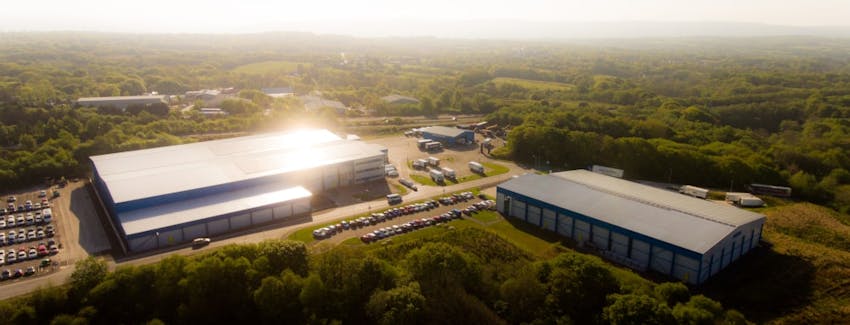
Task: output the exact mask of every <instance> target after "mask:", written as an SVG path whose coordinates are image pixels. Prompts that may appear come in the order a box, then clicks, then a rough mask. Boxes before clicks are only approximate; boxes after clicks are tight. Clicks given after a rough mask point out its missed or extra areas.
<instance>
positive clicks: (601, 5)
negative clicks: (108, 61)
mask: <svg viewBox="0 0 850 325" xmlns="http://www.w3.org/2000/svg"><path fill="white" fill-rule="evenodd" d="M5 2H7V3H6V4H3V10H2V11H0V30H3V31H42V30H84V31H108V32H136V33H163V32H165V33H246V32H263V31H276V30H293V31H308V32H317V33H336V34H350V35H359V36H396V35H398V36H405V35H434V36H451V35H452V34H451V33H452V28H451V27H447V26H452V25H453V24H457V23H462V22H470V21H477V22H487V23H488V24H492V25H487V24H483V25H481V26H493V27H498V22H505V21H512V22H522V23H552V22H558V23H564V22H638V21H639V22H694V23H699V22H739V23H740V22H745V23H757V24H768V25H782V26H798V27H799V26H809V27H811V26H846V25H847V20H846V18H847V17H850V1H845V0H811V1H803V0H786V1H771V0H752V1H740V0H736V1H733V0H712V1H709V0H694V1H674V0H642V1H630V0H604V1H586V0H582V1H576V0H561V1H558V0H530V1H524V2H518V1H515V0H514V1H507V0H465V1H454V0H433V1H416V2H414V1H396V0H363V1H340V0H316V1H260V0H245V1H220V0H210V1H198V0H189V1H163V0H149V1H133V2H130V1H112V0H82V1H52V0H51V1H9V0H6V1H5ZM476 26H478V25H476ZM485 28H486V27H485ZM490 32H491V33H492V34H498V31H490ZM485 34H486V33H485ZM488 35H489V34H488ZM496 36H498V35H496Z"/></svg>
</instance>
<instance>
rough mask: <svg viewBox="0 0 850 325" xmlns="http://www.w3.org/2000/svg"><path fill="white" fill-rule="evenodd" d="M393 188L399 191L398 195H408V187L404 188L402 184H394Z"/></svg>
mask: <svg viewBox="0 0 850 325" xmlns="http://www.w3.org/2000/svg"><path fill="white" fill-rule="evenodd" d="M393 187H395V188H396V190H397V191H398V195H406V194H407V192H408V191H407V187H406V186H404V185H401V184H393Z"/></svg>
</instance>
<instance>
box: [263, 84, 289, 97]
mask: <svg viewBox="0 0 850 325" xmlns="http://www.w3.org/2000/svg"><path fill="white" fill-rule="evenodd" d="M260 91H262V92H263V93H264V94H266V95H268V96H270V97H274V98H280V97H287V96H292V95H295V91H294V90H292V87H277V88H263V89H261V90H260Z"/></svg>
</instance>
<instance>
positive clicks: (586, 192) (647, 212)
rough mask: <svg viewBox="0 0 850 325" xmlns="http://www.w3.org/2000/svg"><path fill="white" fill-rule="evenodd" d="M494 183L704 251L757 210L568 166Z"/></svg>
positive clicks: (753, 218) (757, 217)
mask: <svg viewBox="0 0 850 325" xmlns="http://www.w3.org/2000/svg"><path fill="white" fill-rule="evenodd" d="M499 187H501V188H504V189H506V190H509V191H511V192H515V193H518V194H522V195H525V196H528V197H531V198H534V199H537V200H539V201H542V202H545V203H548V204H551V205H554V206H558V207H561V208H564V209H567V210H570V211H574V212H577V213H580V214H582V215H586V216H589V217H593V218H595V219H598V220H601V221H604V222H607V223H609V224H612V225H616V226H618V227H621V228H624V229H627V230H630V231H634V232H636V233H640V234H643V235H646V236H648V237H652V238H655V239H657V240H660V241H663V242H666V243H670V244H672V245H675V246H678V247H682V248H684V249H687V250H690V251H693V252H696V253H700V254H703V253H705V252H706V251H708V250H709V249H711V248H712V247H714V246H715V245H716V244H717V243H718V242H719V241H721V240H722V239H723V238H725V237H726V236H728V235H730V234H731V233H732V232H734V231H735V230H736V229H737V228H738V227H739V226H741V225H745V224H748V223H751V222H754V221H757V220H760V219H762V220H763V219H764V216H763V215H761V214H758V213H753V212H750V211H746V210H742V209H738V208H736V207H733V206H730V205H727V204H723V203H717V202H712V201H707V200H702V199H698V198H694V197H690V196H687V195H682V194H679V193H676V192H670V191H666V190H662V189H658V188H654V187H651V186H646V185H642V184H638V183H634V182H630V181H627V180H623V179H619V178H615V177H610V176H606V175H602V174H597V173H593V172H590V171H586V170H573V171H567V172H560V173H555V174H550V175H535V174H527V175H523V176H520V177H517V178H514V179H512V180H510V181H507V182H505V183H502V184H501V185H499Z"/></svg>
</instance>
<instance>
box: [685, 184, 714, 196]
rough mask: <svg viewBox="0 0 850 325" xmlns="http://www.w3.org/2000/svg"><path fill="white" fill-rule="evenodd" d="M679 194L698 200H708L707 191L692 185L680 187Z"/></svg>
mask: <svg viewBox="0 0 850 325" xmlns="http://www.w3.org/2000/svg"><path fill="white" fill-rule="evenodd" d="M679 193H682V194H685V195H690V196H693V197H698V198H700V199H707V198H708V190H707V189H704V188H701V187H696V186H693V185H684V186H682V187H680V188H679Z"/></svg>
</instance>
